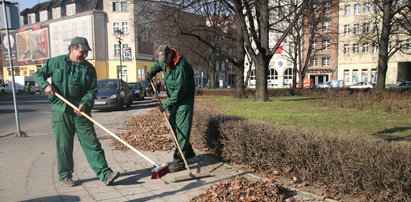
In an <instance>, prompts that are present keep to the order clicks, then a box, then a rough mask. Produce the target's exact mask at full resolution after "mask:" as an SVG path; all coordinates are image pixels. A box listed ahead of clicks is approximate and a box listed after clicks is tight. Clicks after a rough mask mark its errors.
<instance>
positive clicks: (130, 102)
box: [126, 97, 133, 108]
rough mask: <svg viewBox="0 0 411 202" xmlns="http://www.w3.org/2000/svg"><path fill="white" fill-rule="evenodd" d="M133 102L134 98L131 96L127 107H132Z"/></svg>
mask: <svg viewBox="0 0 411 202" xmlns="http://www.w3.org/2000/svg"><path fill="white" fill-rule="evenodd" d="M132 103H133V99H132V98H131V97H130V99H128V102H127V104H126V107H127V108H128V107H131V104H132Z"/></svg>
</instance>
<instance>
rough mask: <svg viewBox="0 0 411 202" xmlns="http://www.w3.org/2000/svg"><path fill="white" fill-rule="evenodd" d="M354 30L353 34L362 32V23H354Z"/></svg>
mask: <svg viewBox="0 0 411 202" xmlns="http://www.w3.org/2000/svg"><path fill="white" fill-rule="evenodd" d="M352 32H353V34H359V33H360V25H359V24H354V27H353V30H352Z"/></svg>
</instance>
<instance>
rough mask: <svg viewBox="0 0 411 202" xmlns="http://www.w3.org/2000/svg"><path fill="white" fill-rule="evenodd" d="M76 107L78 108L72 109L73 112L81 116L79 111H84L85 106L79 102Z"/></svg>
mask: <svg viewBox="0 0 411 202" xmlns="http://www.w3.org/2000/svg"><path fill="white" fill-rule="evenodd" d="M78 109H79V110H76V109H74V113H76V114H77V115H79V116H83V115H82V114H81V112H84V110H85V109H86V106H84V105H83V104H80V105H79V106H78Z"/></svg>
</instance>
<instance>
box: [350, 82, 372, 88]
mask: <svg viewBox="0 0 411 202" xmlns="http://www.w3.org/2000/svg"><path fill="white" fill-rule="evenodd" d="M348 88H374V85H373V84H372V83H370V82H357V83H354V84H353V85H351V86H349V87H348Z"/></svg>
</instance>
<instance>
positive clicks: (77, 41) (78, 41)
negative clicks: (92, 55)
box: [70, 36, 91, 51]
mask: <svg viewBox="0 0 411 202" xmlns="http://www.w3.org/2000/svg"><path fill="white" fill-rule="evenodd" d="M79 44H80V45H81V47H82V48H83V49H84V50H87V51H91V48H90V46H89V45H88V42H87V39H86V38H84V37H80V36H77V37H74V38H73V40H71V44H70V45H71V46H76V45H79Z"/></svg>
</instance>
